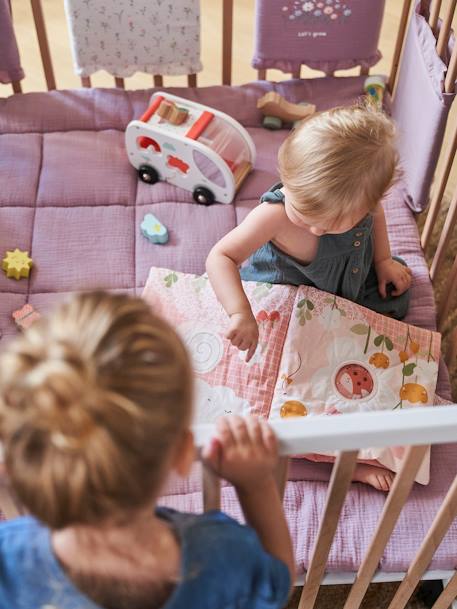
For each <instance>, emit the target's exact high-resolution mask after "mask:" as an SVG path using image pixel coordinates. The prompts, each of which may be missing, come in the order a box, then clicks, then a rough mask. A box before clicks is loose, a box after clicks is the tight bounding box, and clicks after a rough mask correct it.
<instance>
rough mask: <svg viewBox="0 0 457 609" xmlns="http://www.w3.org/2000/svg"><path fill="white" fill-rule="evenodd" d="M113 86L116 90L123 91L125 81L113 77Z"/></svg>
mask: <svg viewBox="0 0 457 609" xmlns="http://www.w3.org/2000/svg"><path fill="white" fill-rule="evenodd" d="M114 84H115V85H116V87H117V88H118V89H125V81H124V79H123V78H119V77H118V76H115V77H114Z"/></svg>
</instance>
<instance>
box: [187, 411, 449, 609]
mask: <svg viewBox="0 0 457 609" xmlns="http://www.w3.org/2000/svg"><path fill="white" fill-rule="evenodd" d="M337 419H338V417H324V418H323V419H322V418H321V417H319V418H314V419H309V420H303V419H296V420H294V421H293V422H291V421H290V420H281V421H272V422H271V424H272V427H273V428H274V430H275V432H276V434H277V437H278V439H279V444H280V454H281V459H280V463H279V467H278V472H277V482H278V486H279V489H280V492H281V494H282V495H283V494H284V490H285V486H286V482H287V470H288V467H287V466H288V456H289V455H297V454H303V453H304V452H306V453H322V452H327V451H332V450H333V451H338V456H337V459H336V462H335V464H334V466H333V470H332V475H331V479H330V482H329V487H328V491H327V499H326V505H325V509H324V512H323V515H322V518H321V521H320V526H319V531H318V534H317V537H316V540H315V543H314V547H313V550H312V554H311V559H310V564H309V568H308V571H307V572H306V574H305V576H301V577H299V578H298V579H297V580H296V582H295V585H296V586H303V590H302V593H301V598H300V602H299V605H298V609H313V607H314V605H315V602H316V598H317V593H318V591H319V587H320V586H321V585H322V584H324V585H325V584H328V585H331V584H343V583H344V584H347V583H353V585H352V588H351V591H350V593H349V595H348V597H347V600H346V602H345V605H344V609H358V608H359V607H360V605H361V603H362V601H363V598H364V596H365V593H366V591H367V589H368V586H369V585H370V583H372V582H387V581H389V582H392V581H401V584H400V586H399V588H398V590H397V592H396V594H395V596H394V598H393V599H392V601H391V603H390V605H389V607H388V609H403V608H404V607H405V605H406V604H407V602H408V601H409V599H410V597H411V596H412V594H413V593H414V590H415V589H416V587H417V585H418V584H419V582H420V581H421V580H437V579H438V580H442V581H443V582H444V583H445V587H444V590H443V592H442V593H441V595H440V597H439V598H438V600H437V601H436V602H435V604H434V605H433V609H447V607H449V606H450V605H451V603H453V601H454V599H455V598H456V596H457V572H454V571H427V566H428V565H429V564H430V562H431V560H432V557H433V555H434V553H435V551H436V549H437V548H438V546H439V545H440V543H441V541H442V540H443V538H444V536H445V534H446V532H447V531H448V529H449V527H450V526H451V524H452V522H453V520H454V519H455V518H456V517H457V475H456V477H455V478H454V480H453V482H452V484H451V485H450V487H449V491H448V493H447V495H446V497H445V499H444V501H443V503H442V505H441V507H440V509H439V510H438V512H437V514H436V516H435V518H434V520H433V523H432V525H431V527H430V529H429V531H428V533H427V535H426V536H425V538H424V540H423V542H422V544H421V546H420V548H419V550H418V551H417V554H416V556H415V558H414V559H413V561H412V562H411V564H410V566H409V569H408V571H407V573H382V572H381V571H377V567H378V564H379V561H380V559H381V557H382V553H383V551H384V549H385V547H386V545H387V543H388V541H389V539H390V536H391V534H392V532H393V530H394V527H395V524H396V522H397V520H398V517H399V516H400V513H401V510H402V508H403V506H404V504H405V502H406V500H407V498H408V495H409V493H410V491H411V488H412V486H413V484H414V478H415V475H416V473H417V471H418V469H419V467H420V465H421V463H422V460H423V458H424V456H425V454H426V452H427V450H428V445H429V444H444V443H448V442H455V441H456V439H457V405H453V406H440V407H430V408H423V409H421V410H418V409H414V410H403V411H400V412H395V413H394V412H376V413H361V414H351V415H347V416H346V417H345V424H344V426H342V425H341V422H340V421H338V420H337ZM213 429H214V428H213V425H198V426H196V427H195V428H194V435H195V441H196V444H197V447H199V448H201V447H203V446H204V445H205V444H206V443H207V442H208V441H209V439H210V438H211V436H212V434H213ZM386 445H390V446H394V445H395V446H407V447H408V449H407V452H406V456H405V459H404V461H403V464H402V468H401V470H400V471H399V473H398V474H397V475H396V477H395V480H394V484H393V486H392V489H391V491H390V492H389V494H388V496H387V499H386V502H385V504H384V508H383V511H382V514H381V516H380V518H379V521H378V524H377V528H376V530H375V533H374V535H373V538H372V540H371V543H370V545H369V547H368V550H367V552H366V554H365V556H364V558H363V560H362V563H361V565H360V567H359V570H358V571H357V573H333V574H325V567H326V563H327V558H328V555H329V552H330V548H331V545H332V541H333V537H334V535H335V532H336V529H337V525H338V520H339V517H340V514H341V509H342V507H343V504H344V501H345V498H346V494H347V492H348V490H349V486H350V484H351V480H352V475H353V471H354V468H355V465H356V461H357V455H358V452H359V450H360V449H362V448H369V447H378V446H379V447H384V446H386ZM202 487H203V498H204V508H205V510H209V509H219V508H220V481H219V479H218V478H217V477H216V476H214V475H213V474H212V473H211V472H210V471H208V470H205V469H203V481H202ZM452 607H453V609H456V607H457V602H455V603H453V605H452Z"/></svg>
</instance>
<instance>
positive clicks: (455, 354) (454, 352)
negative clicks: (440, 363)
mask: <svg viewBox="0 0 457 609" xmlns="http://www.w3.org/2000/svg"><path fill="white" fill-rule="evenodd" d="M456 359H457V328H455V329H454V331H453V332H452V333H451V337H450V339H449V346H448V348H447V351H446V356H445V358H444V361H445V363H446V366H447V367H448V368H451V367H452V366H453V364H454V363H455V360H456Z"/></svg>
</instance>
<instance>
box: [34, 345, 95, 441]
mask: <svg viewBox="0 0 457 609" xmlns="http://www.w3.org/2000/svg"><path fill="white" fill-rule="evenodd" d="M94 377H95V375H94V366H90V364H88V363H86V362H85V360H84V359H83V358H82V357H81V355H80V354H79V352H78V351H77V350H76V348H75V347H74V346H72V345H70V344H68V343H66V342H63V341H59V342H52V343H51V344H50V345H49V346H48V347H47V348H46V352H45V353H44V354H43V357H42V358H40V360H39V361H38V362H37V363H36V365H35V366H34V367H33V368H32V369H31V370H30V371H29V372H28V374H27V376H26V378H25V379H24V381H25V385H26V388H27V394H28V396H27V398H26V399H27V400H28V401H29V402H30V411H31V412H33V413H34V416H35V418H36V419H38V422H39V426H40V427H41V428H43V427H44V428H45V429H47V430H48V431H49V432H50V433H51V434H52V433H57V434H61V435H63V436H70V437H74V438H80V437H81V438H82V436H86V435H87V433H88V431H89V430H91V429H92V428H93V426H94V424H93V419H92V416H91V413H90V405H91V404H94V401H95V399H96V395H95V394H96V393H97V391H96V387H95V382H94ZM24 397H25V396H24Z"/></svg>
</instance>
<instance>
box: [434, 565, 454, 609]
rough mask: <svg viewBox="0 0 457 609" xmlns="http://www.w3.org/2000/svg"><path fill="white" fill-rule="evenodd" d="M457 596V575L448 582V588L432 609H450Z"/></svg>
mask: <svg viewBox="0 0 457 609" xmlns="http://www.w3.org/2000/svg"><path fill="white" fill-rule="evenodd" d="M456 596H457V573H455V574H454V576H453V577H452V579H450V580H449V581H448V584H447V586H446V587H445V588H444V590H443V591H442V592H441V594H440V595H439V597H438V598H437V599H436V601H435V604H434V605H433V607H432V609H448V607H449V606H450V605H451V603H452V601H453V600H454V599H455V597H456Z"/></svg>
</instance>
